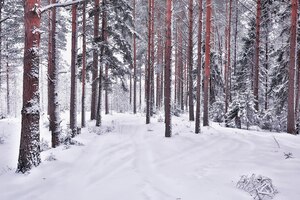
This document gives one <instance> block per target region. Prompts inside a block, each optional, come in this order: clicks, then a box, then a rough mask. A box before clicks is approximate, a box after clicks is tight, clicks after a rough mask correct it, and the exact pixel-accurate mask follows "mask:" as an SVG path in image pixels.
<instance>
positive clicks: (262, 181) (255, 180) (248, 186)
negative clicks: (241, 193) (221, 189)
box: [237, 174, 278, 200]
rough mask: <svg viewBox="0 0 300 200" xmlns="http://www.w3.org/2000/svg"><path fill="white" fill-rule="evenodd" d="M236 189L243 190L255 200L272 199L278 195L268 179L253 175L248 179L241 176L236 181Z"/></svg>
mask: <svg viewBox="0 0 300 200" xmlns="http://www.w3.org/2000/svg"><path fill="white" fill-rule="evenodd" d="M237 187H238V188H240V189H242V190H245V191H246V192H248V193H249V194H250V195H251V196H253V198H254V199H257V200H264V199H272V198H273V197H274V196H275V194H277V193H278V192H277V190H276V189H275V188H274V186H273V184H272V180H271V179H270V178H267V177H264V176H260V175H257V176H256V175H255V174H252V175H251V176H249V177H248V176H246V175H243V176H242V177H241V179H240V180H239V181H238V183H237Z"/></svg>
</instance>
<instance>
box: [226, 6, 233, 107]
mask: <svg viewBox="0 0 300 200" xmlns="http://www.w3.org/2000/svg"><path fill="white" fill-rule="evenodd" d="M231 16H232V0H229V15H228V29H227V47H226V48H227V62H226V65H225V113H227V111H228V104H229V99H230V84H229V82H230V75H231V73H230V72H231V65H230V63H231V62H230V55H231V54H230V53H231V52H230V50H231Z"/></svg>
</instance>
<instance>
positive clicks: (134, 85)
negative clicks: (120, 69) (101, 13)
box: [133, 0, 137, 114]
mask: <svg viewBox="0 0 300 200" xmlns="http://www.w3.org/2000/svg"><path fill="white" fill-rule="evenodd" d="M133 20H134V22H133V23H134V25H133V26H134V31H135V27H136V0H133ZM136 71H137V70H136V34H135V32H134V34H133V113H134V114H136V82H137V74H136Z"/></svg>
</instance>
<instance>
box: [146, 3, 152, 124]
mask: <svg viewBox="0 0 300 200" xmlns="http://www.w3.org/2000/svg"><path fill="white" fill-rule="evenodd" d="M152 6H153V5H152V0H148V12H149V13H148V52H147V55H148V58H147V60H148V62H147V74H146V124H150V116H151V65H152V64H151V49H152V47H151V46H152V44H151V42H152V40H151V36H152V23H151V19H152Z"/></svg>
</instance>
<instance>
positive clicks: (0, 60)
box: [0, 0, 3, 115]
mask: <svg viewBox="0 0 300 200" xmlns="http://www.w3.org/2000/svg"><path fill="white" fill-rule="evenodd" d="M2 7H3V0H0V20H2ZM1 36H2V23H0V97H1V88H2V79H1V76H2V75H1V74H2V37H1ZM0 101H1V98H0ZM1 111H2V104H1V105H0V115H1Z"/></svg>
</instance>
